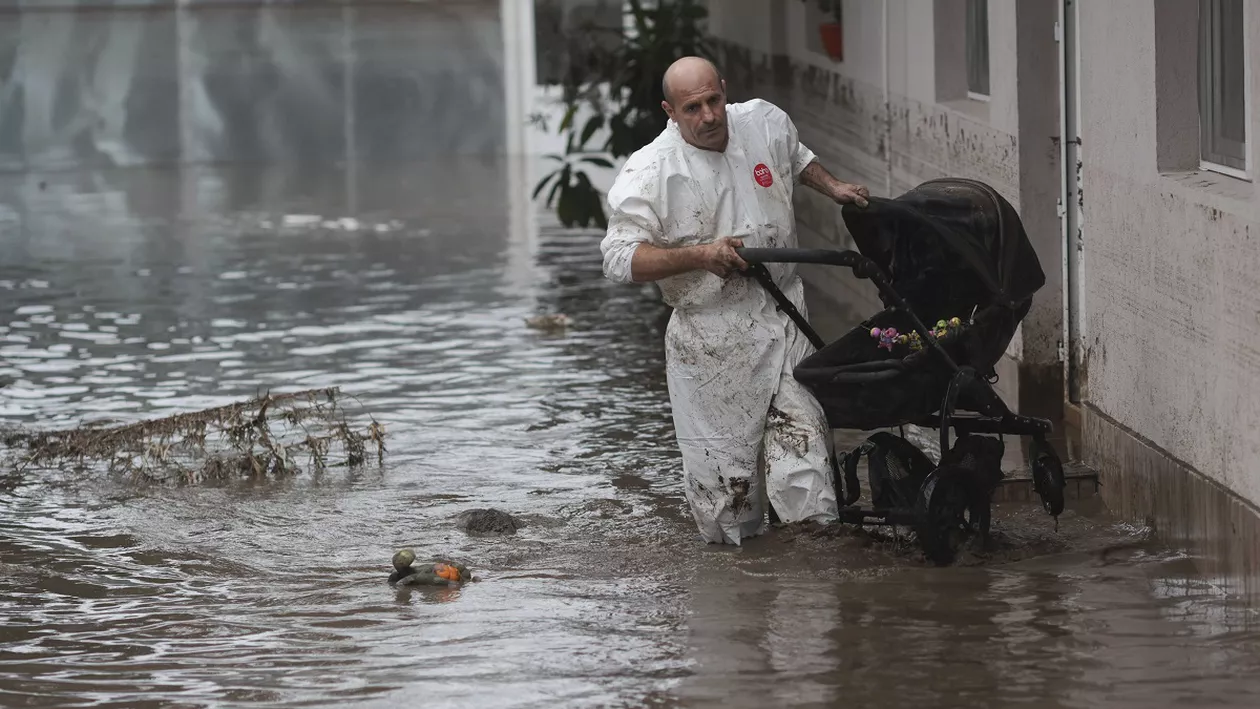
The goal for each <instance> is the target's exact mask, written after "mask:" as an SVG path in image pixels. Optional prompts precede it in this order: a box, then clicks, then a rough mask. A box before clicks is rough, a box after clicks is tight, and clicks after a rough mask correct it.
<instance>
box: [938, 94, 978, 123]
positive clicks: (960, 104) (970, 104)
mask: <svg viewBox="0 0 1260 709" xmlns="http://www.w3.org/2000/svg"><path fill="white" fill-rule="evenodd" d="M940 105H941V106H942V107H944V108H945V109H947V110H949V111H952V112H954V113H957V114H958V115H960V116H963V117H965V118H970V119H971V120H973V121H979V122H981V123H985V124H988V122H989V102H988V101H978V100H976V99H973V98H960V99H954V100H953V101H942V102H941V104H940Z"/></svg>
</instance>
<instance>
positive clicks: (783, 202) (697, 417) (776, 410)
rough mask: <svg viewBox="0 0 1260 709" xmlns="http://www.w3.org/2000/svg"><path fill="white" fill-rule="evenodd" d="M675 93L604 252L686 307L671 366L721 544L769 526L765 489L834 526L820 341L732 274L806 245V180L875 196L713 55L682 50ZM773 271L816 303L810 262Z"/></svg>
mask: <svg viewBox="0 0 1260 709" xmlns="http://www.w3.org/2000/svg"><path fill="white" fill-rule="evenodd" d="M663 89H664V93H665V98H666V100H665V102H664V103H663V104H662V105H663V107H664V109H665V112H666V113H667V114H668V115H669V119H670V120H669V121H668V123H667V124H666V127H665V130H664V131H662V132H661V134H660V135H659V136H657V138H656V139H655V140H653V141H652V143H650V144H649V145H647V146H645V147H644V148H642V149H641V150H639V151H637V152H635V153H634V154H633V155H631V156H630V158H629V159H628V160H627V162H626V164H625V166H624V167H623V168H622V169H621V172H620V174H619V175H618V176H617V179H616V180H615V182H614V184H613V186H612V189H611V190H610V191H609V195H608V202H609V206H610V208H611V214H610V218H609V223H608V233H607V235H606V236H605V237H604V240H603V243H602V244H601V250H602V252H603V255H604V274H605V276H606V277H607V278H609V279H611V280H613V281H615V282H618V283H632V282H646V281H655V282H656V283H657V285H658V286H659V287H660V289H661V292H662V294H663V295H664V298H665V301H666V302H667V303H668V304H669V305H670V306H672V307H673V308H674V312H673V315H672V317H671V318H670V321H669V325H668V327H667V328H666V332H665V355H666V377H667V379H668V383H669V396H670V403H671V405H672V407H673V414H674V427H675V431H676V434H677V440H678V445H679V448H680V449H681V452H682V459H683V478H684V490H685V494H686V497H687V501H688V503H689V505H690V507H691V512H692V516H693V517H694V518H695V521H696V524H697V526H698V527H699V529H700V534H701V536H702V537H703V538H704V539H705V540H706V541H707V542H710V543H727V544H736V545H738V544H740V543H741V541H742V540H743V539H744V538H746V537H751V536H756V535H759V534H761V533H763V532H764V531H765V529H766V521H765V517H766V515H765V512H766V510H765V508H764V504H763V495H765V496H768V499H769V502H770V504H771V506H772V508H773V509H774V511H775V513H777V515H778V516H779V518H780V519H781V520H782V521H783V522H797V521H801V520H810V521H815V522H819V523H824V524H825V523H828V522H830V521H833V520H834V519H835V518H836V512H837V507H836V493H835V489H834V487H833V486H832V484H831V473H830V470H831V467H830V461H829V456H830V454H831V436H830V429H829V427H828V426H827V423H826V419H825V417H824V415H823V412H822V408H821V407H820V406H819V405H818V403H817V401H815V400H814V398H813V396H811V395H810V394H809V392H808V391H807V390H806V389H805V388H804V387H802V386H801V385H800V384H799V383H798V382H797V381H796V380H795V379H794V378H793V377H792V370H793V368H794V367H795V366H796V364H797V363H798V362H800V361H801V360H802V359H803V358H804V357H805V356H806V355H807V354H808V353H809V349H810V347H811V346H810V344H809V341H808V340H807V339H806V338H805V336H804V335H803V334H801V332H800V331H799V330H798V328H797V327H796V325H795V324H794V323H792V321H791V320H790V319H789V318H788V317H787V315H785V314H784V313H781V312H779V311H778V309H777V307H776V306H777V304H776V303H775V302H774V299H773V298H772V297H771V296H770V294H769V293H768V292H767V291H766V290H765V288H763V287H762V286H761V285H760V284H759V283H757V282H756V281H754V280H753V279H751V278H747V277H734V278H732V277H731V276H733V275H735V274H736V273H737V272H740V271H743V270H745V269H746V268H747V264H746V263H745V262H744V261H743V260H742V259H741V258H740V257H739V255H738V254H737V253H736V252H735V249H736V248H737V247H741V246H748V247H794V246H796V244H797V240H796V226H795V225H796V219H795V216H794V214H793V208H792V190H793V186H794V184H795V183H796V182H798V181H799V182H801V183H803V184H805V185H808V186H810V187H812V188H813V189H815V190H817V191H819V192H821V193H822V194H824V195H827V196H828V197H830V198H831V199H833V200H835V201H836V202H838V203H849V202H852V203H855V204H857V205H858V206H861V207H864V206H866V203H867V197H869V193H868V191H867V190H866V188H865V187H860V186H857V185H850V184H846V183H844V182H841V181H839V180H837V179H836V178H835V177H832V176H831V174H830V173H828V172H827V170H825V169H824V168H823V166H822V165H821V164H819V163H818V161H817V159H816V157H815V155H814V154H813V153H812V152H811V151H810V150H809V148H807V147H805V146H804V145H802V144H801V143H800V141H799V140H798V138H797V133H796V127H795V126H794V125H793V124H792V121H791V119H790V118H788V116H787V114H785V113H784V112H783V111H782V110H780V109H779V108H777V107H776V106H774V105H772V104H770V103H768V102H766V101H762V100H759V99H758V100H753V101H748V102H746V103H737V104H730V105H728V104H727V103H726V82H725V81H724V80H722V78H721V76H720V75H719V74H718V71H717V69H716V68H715V67H714V66H713V65H712V64H711V63H710V62H708V61H707V60H704V59H701V58H698V57H685V58H683V59H679V60H678V61H676V62H674V64H673V65H671V66H670V68H669V70H668V71H666V72H665V77H664V80H663ZM767 267H768V268H769V270H770V272H771V275H772V276H773V277H774V280H775V282H776V284H777V285H778V286H779V287H780V288H781V289H782V290H783V292H784V293H785V294H786V295H787V296H788V297H789V298H790V299H791V300H792V302H793V304H795V305H796V307H797V308H799V309H800V310H801V312H802V314H805V312H806V310H805V303H804V292H803V291H804V288H803V284H802V283H801V279H800V277H799V276H798V275H797V273H796V267H795V266H794V265H792V264H769V265H768V266H767ZM761 463H764V475H765V478H766V481H765V484H764V485H763V481H762V470H761V465H760V464H761Z"/></svg>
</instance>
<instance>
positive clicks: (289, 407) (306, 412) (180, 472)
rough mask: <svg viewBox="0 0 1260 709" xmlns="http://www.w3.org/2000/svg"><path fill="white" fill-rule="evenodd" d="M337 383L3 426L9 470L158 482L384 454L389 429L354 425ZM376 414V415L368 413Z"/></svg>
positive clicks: (317, 466) (314, 467)
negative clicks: (172, 409)
mask: <svg viewBox="0 0 1260 709" xmlns="http://www.w3.org/2000/svg"><path fill="white" fill-rule="evenodd" d="M341 398H342V395H341V391H340V389H338V388H336V387H331V388H325V389H308V390H305V391H299V392H293V393H289V394H271V393H266V394H263V395H261V396H258V397H255V398H252V399H248V400H245V401H241V402H237V403H234V404H229V405H226V406H220V407H216V408H213V409H206V410H203V411H195V412H190V413H185V414H176V415H174V416H168V417H165V418H159V419H151V420H148V421H140V422H137V423H131V424H126V425H122V426H115V427H109V428H94V427H91V426H84V427H79V428H74V429H68V430H58V431H24V430H9V431H5V432H4V433H3V434H2V436H3V438H2V440H3V443H4V446H5V448H6V451H5V452H4V455H3V458H4V461H3V462H4V467H5V468H7V469H10V470H14V469H16V470H26V469H30V468H43V469H50V468H52V469H67V468H69V469H75V470H79V471H91V470H101V469H105V470H108V471H109V472H111V473H125V474H129V475H132V476H134V477H137V478H145V479H149V480H158V481H176V480H179V481H184V482H198V481H201V480H206V479H217V478H227V477H232V476H246V477H249V476H254V477H261V476H265V475H272V476H285V475H294V474H297V473H300V472H302V471H303V469H307V470H310V471H314V472H320V471H323V470H324V469H326V468H330V467H341V466H345V467H350V468H355V467H360V466H362V465H364V464H365V463H366V462H367V460H368V456H369V455H370V454H371V453H375V457H376V459H377V463H378V464H379V463H381V462H383V460H384V455H385V452H386V449H385V428H384V426H382V425H381V424H380V423H378V422H377V421H376V420H375V419H371V423H369V424H368V425H367V426H363V427H358V428H356V427H353V426H352V425H351V424H350V423H349V422H348V421H347V420H346V417H345V410H344V409H343V407H342V405H341ZM369 418H370V417H369Z"/></svg>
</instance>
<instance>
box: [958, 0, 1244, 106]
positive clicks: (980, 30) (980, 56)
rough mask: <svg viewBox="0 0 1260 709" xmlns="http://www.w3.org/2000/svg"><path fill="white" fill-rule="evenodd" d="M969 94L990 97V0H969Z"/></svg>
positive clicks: (981, 97) (978, 97)
mask: <svg viewBox="0 0 1260 709" xmlns="http://www.w3.org/2000/svg"><path fill="white" fill-rule="evenodd" d="M1238 2H1242V0H1238ZM967 96H968V97H969V98H974V99H980V100H982V101H987V100H988V99H989V2H988V0H967Z"/></svg>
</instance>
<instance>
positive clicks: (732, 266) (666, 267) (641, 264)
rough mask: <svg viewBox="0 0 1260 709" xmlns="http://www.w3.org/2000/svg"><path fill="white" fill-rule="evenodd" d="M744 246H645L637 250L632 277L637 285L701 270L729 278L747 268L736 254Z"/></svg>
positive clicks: (722, 242) (727, 242)
mask: <svg viewBox="0 0 1260 709" xmlns="http://www.w3.org/2000/svg"><path fill="white" fill-rule="evenodd" d="M743 245H744V242H743V241H742V240H740V239H732V238H729V237H726V238H722V239H718V240H717V241H714V242H711V243H708V244H697V245H695V246H680V247H678V248H668V249H666V248H661V247H659V246H654V245H652V244H649V243H646V242H643V243H640V244H638V245H636V246H635V249H634V256H633V257H632V258H631V260H630V273H631V275H632V277H633V278H634V281H635V282H636V283H643V282H646V281H659V280H660V279H662V278H669V277H670V276H676V275H678V274H680V273H686V272H688V271H699V270H701V269H703V270H705V271H708V272H710V273H713V274H715V275H717V276H720V277H722V278H726V277H727V276H729V275H731V274H732V273H734V272H735V271H743V270H744V269H746V268H748V264H747V263H745V262H744V260H743V259H741V258H740V257H739V255H738V254H736V253H735V249H737V248H739V247H741V246H743Z"/></svg>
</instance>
